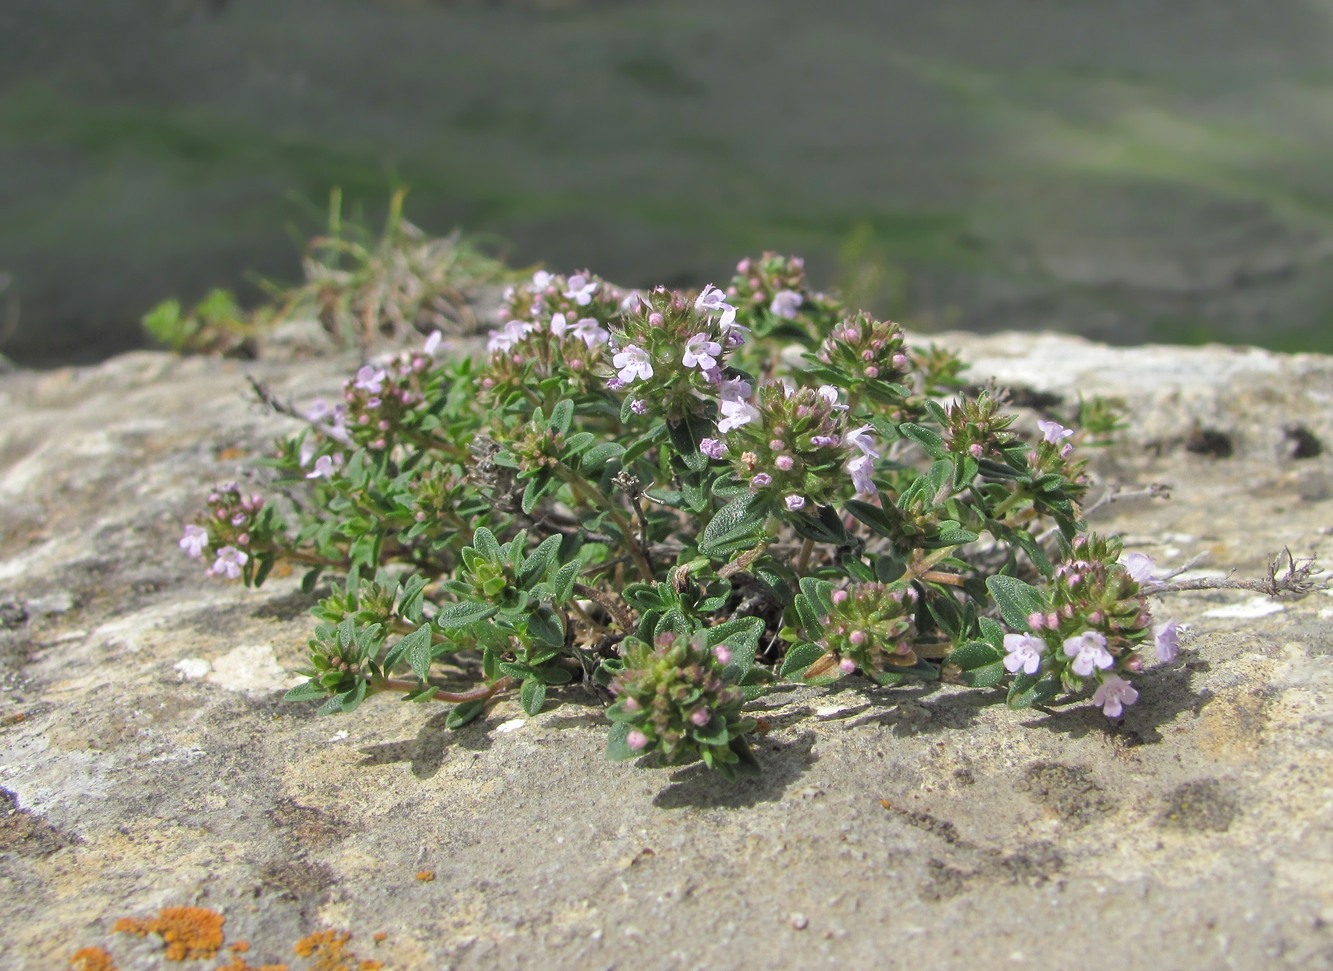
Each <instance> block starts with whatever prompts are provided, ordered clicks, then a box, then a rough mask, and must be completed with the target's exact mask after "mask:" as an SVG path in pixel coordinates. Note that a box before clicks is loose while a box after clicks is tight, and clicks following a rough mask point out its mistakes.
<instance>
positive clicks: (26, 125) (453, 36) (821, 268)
mask: <svg viewBox="0 0 1333 971" xmlns="http://www.w3.org/2000/svg"><path fill="white" fill-rule="evenodd" d="M1330 50H1333V0H1264V2H1259V0H1228V2H1225V3H1218V2H1216V0H1173V2H1170V3H1165V2H1149V0H1123V2H1118V3H1114V4H1111V3H1106V2H1104V0H1100V2H1095V0H966V2H964V0H954V2H944V3H933V4H923V3H916V2H907V0H855V2H854V0H848V2H844V3H838V4H827V5H825V4H812V3H809V2H808V0H733V2H730V3H725V4H719V3H715V2H703V0H627V2H601V3H576V2H569V0H565V2H560V0H547V2H538V0H529V2H518V3H514V4H512V5H510V4H505V3H502V2H496V3H445V2H435V3H432V2H428V0H415V2H413V0H399V2H389V0H383V2H372V0H267V2H265V0H229V2H227V0H209V2H205V0H116V2H114V3H108V2H106V0H5V2H4V3H3V4H0V214H2V215H3V219H0V276H3V275H9V276H10V277H12V280H13V282H12V284H11V285H10V287H9V290H8V291H7V292H6V293H4V294H0V351H3V352H4V353H6V354H9V355H11V356H13V357H16V358H18V359H19V360H21V361H27V362H31V363H42V362H50V361H53V360H76V359H90V358H95V357H98V356H104V355H106V354H108V353H111V352H113V351H114V350H117V349H120V348H123V347H125V346H128V345H129V344H131V343H134V342H137V341H138V340H139V339H140V338H139V330H138V323H137V321H138V318H139V316H140V314H142V313H143V312H144V311H145V310H146V309H147V308H148V307H149V306H151V305H152V304H153V303H155V302H156V301H158V300H160V299H162V298H163V297H166V296H169V295H179V296H182V297H184V298H186V299H191V298H197V297H198V296H199V295H200V294H201V293H203V291H204V290H205V289H207V288H208V287H210V286H213V285H237V284H240V283H242V282H243V280H244V279H245V273H246V271H247V270H254V271H258V272H259V273H262V274H265V275H269V276H276V277H279V278H284V279H292V278H294V277H295V276H296V274H297V267H296V261H297V249H296V247H295V245H294V244H293V242H292V240H291V238H290V236H289V235H288V228H289V227H290V226H291V225H292V224H293V222H294V220H295V221H296V223H295V225H296V228H297V229H298V230H299V231H300V232H302V234H304V233H305V232H307V231H308V230H310V229H311V228H313V227H314V226H315V225H316V224H317V217H311V218H310V219H309V220H308V221H305V222H300V221H299V219H298V217H299V216H300V215H301V210H300V208H299V207H298V206H297V205H296V204H295V203H294V202H293V199H298V200H305V201H306V202H307V203H309V204H313V206H314V207H318V206H320V205H322V203H323V201H324V199H325V198H326V194H327V192H328V189H329V187H330V186H333V185H339V186H341V187H342V188H343V190H344V194H345V195H346V196H347V197H348V198H349V199H354V200H355V199H359V200H361V201H362V202H363V203H365V204H366V205H367V206H368V207H370V211H371V213H372V214H373V209H374V207H375V206H376V205H381V206H382V205H383V202H384V200H385V199H386V198H387V197H388V194H389V190H390V188H391V187H392V186H394V185H397V184H408V185H410V186H412V194H411V196H410V197H409V202H408V211H409V215H410V216H411V218H412V220H413V221H414V222H416V223H418V224H420V225H422V226H425V227H427V228H429V229H432V230H434V231H436V232H439V233H444V232H447V231H448V230H450V229H452V228H453V227H454V226H462V227H463V228H464V229H466V230H468V231H470V232H474V233H494V234H499V235H501V236H503V237H505V238H507V239H508V240H511V241H512V242H513V244H514V246H513V249H512V250H511V252H510V258H511V259H512V260H513V261H515V262H519V263H526V262H533V261H536V260H544V261H546V262H548V263H549V264H550V265H551V266H552V267H553V268H558V269H566V270H567V269H573V268H576V267H582V266H589V267H592V268H593V269H595V270H597V271H598V272H600V273H602V274H604V275H606V276H607V277H609V278H612V279H616V280H619V281H622V282H624V283H625V284H630V285H633V284H651V283H658V282H663V283H685V282H691V283H694V284H696V285H702V284H703V283H707V282H709V281H710V280H717V279H720V278H722V277H724V276H726V275H727V274H728V273H729V271H730V267H731V265H732V264H733V263H734V262H735V260H736V259H737V258H738V257H740V256H742V255H745V254H747V253H751V252H757V251H758V250H760V249H782V250H786V251H789V252H798V253H803V254H805V255H806V256H807V257H808V259H809V264H810V267H811V269H812V276H813V277H814V278H815V280H816V281H817V282H819V283H821V284H828V285H831V284H835V283H843V284H845V285H849V286H850V287H851V288H852V289H853V290H854V291H855V295H856V297H857V299H859V300H862V301H866V302H868V303H869V304H870V305H872V306H873V307H874V309H876V310H877V311H879V312H880V313H882V314H885V315H893V316H895V317H897V318H899V319H903V320H905V321H907V322H909V323H911V324H913V325H915V326H917V327H931V326H950V327H967V328H974V329H980V330H993V329H998V328H1010V327H1014V328H1057V329H1063V330H1069V331H1075V332H1079V333H1083V334H1086V335H1089V336H1093V337H1097V338H1101V339H1108V340H1112V341H1116V342H1135V341H1142V340H1149V339H1152V340H1183V341H1193V340H1204V339H1219V340H1227V341H1237V342H1254V343H1261V344H1266V345H1268V346H1273V347H1278V348H1285V349H1299V348H1306V349H1321V350H1325V351H1333V272H1330V270H1333V177H1330V176H1333V59H1331V58H1330V56H1329V52H1330ZM243 292H244V291H243ZM14 295H17V296H18V298H19V300H20V301H21V304H20V308H21V309H20V313H19V314H18V316H17V320H18V326H17V328H15V327H14V326H13V321H14V319H15V315H14V314H13V313H12V312H10V310H12V307H9V309H6V308H7V307H8V305H9V304H10V303H12V300H11V298H12V297H13V296H14ZM6 321H8V322H9V323H8V324H7V323H6ZM6 329H8V331H9V332H8V333H6V332H5V331H6Z"/></svg>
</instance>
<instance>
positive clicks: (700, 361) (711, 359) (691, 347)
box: [680, 334, 722, 371]
mask: <svg viewBox="0 0 1333 971" xmlns="http://www.w3.org/2000/svg"><path fill="white" fill-rule="evenodd" d="M721 353H722V345H721V344H719V343H718V342H717V341H710V340H709V339H708V335H707V334H695V335H694V336H693V337H691V338H690V339H689V340H687V341H686V342H685V355H684V356H683V357H682V358H681V359H680V362H681V363H682V364H684V365H685V366H686V367H697V368H699V370H701V371H710V370H712V369H713V368H715V367H717V356H718V355H719V354H721Z"/></svg>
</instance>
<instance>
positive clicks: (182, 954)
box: [112, 907, 227, 961]
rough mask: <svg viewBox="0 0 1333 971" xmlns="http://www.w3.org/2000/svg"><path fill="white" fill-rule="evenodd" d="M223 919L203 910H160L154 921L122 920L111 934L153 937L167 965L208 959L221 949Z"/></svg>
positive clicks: (126, 918)
mask: <svg viewBox="0 0 1333 971" xmlns="http://www.w3.org/2000/svg"><path fill="white" fill-rule="evenodd" d="M226 920H227V918H225V917H223V916H222V915H221V914H219V913H218V912H217V911H215V910H207V909H206V908H204V907H163V908H162V909H161V910H160V911H158V914H157V916H156V917H152V918H147V919H145V918H139V917H122V918H121V919H120V920H118V921H116V924H115V926H114V927H113V928H112V930H113V931H115V932H117V933H120V934H136V935H138V936H139V937H147V936H148V935H149V934H157V935H158V936H159V937H161V938H162V943H164V944H165V945H166V946H167V949H166V954H165V957H166V959H167V960H168V961H186V960H194V959H197V958H211V957H213V956H214V955H216V954H217V953H218V951H219V950H220V949H221V948H222V925H223V924H224V923H225V922H226Z"/></svg>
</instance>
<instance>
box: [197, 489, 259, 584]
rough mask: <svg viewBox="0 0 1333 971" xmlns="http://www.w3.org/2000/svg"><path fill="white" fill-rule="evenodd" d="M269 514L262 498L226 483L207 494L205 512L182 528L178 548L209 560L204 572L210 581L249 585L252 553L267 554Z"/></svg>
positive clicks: (253, 567) (252, 567) (252, 569)
mask: <svg viewBox="0 0 1333 971" xmlns="http://www.w3.org/2000/svg"><path fill="white" fill-rule="evenodd" d="M271 513H272V510H270V509H268V508H266V506H265V503H264V497H263V496H261V495H259V494H258V493H253V492H249V493H248V492H245V491H243V490H242V489H241V487H240V485H239V484H238V483H235V482H228V483H226V484H224V485H221V486H218V487H217V488H216V489H214V490H213V491H212V492H211V493H209V495H208V508H207V510H206V511H205V512H204V513H203V514H202V515H200V516H199V517H198V518H196V520H195V521H194V522H193V523H190V524H188V525H187V526H186V527H185V532H184V535H183V536H181V539H180V548H181V549H183V550H184V551H185V553H186V555H188V556H190V557H191V558H192V559H196V560H208V559H211V560H212V565H210V566H209V567H208V569H207V570H206V571H205V572H206V573H207V574H208V575H209V576H211V577H223V578H225V579H228V580H239V579H241V578H242V577H243V576H244V578H245V579H246V580H247V581H249V579H250V578H251V577H252V576H253V575H254V569H255V565H254V561H253V558H254V556H255V550H256V549H260V550H267V549H268V546H269V544H270V542H271V539H272V532H273V524H272V516H271Z"/></svg>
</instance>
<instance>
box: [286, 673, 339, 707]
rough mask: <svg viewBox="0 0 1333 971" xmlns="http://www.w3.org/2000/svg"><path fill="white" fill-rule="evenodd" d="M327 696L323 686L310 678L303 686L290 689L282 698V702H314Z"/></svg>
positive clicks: (299, 685)
mask: <svg viewBox="0 0 1333 971" xmlns="http://www.w3.org/2000/svg"><path fill="white" fill-rule="evenodd" d="M327 696H328V692H327V691H325V690H324V686H323V685H322V684H320V683H319V682H318V681H316V680H315V679H313V678H311V679H310V680H309V681H306V682H305V683H304V684H298V685H297V686H296V687H295V688H292V689H291V690H290V691H288V692H287V693H286V694H285V695H283V696H282V700H283V701H314V700H315V699H316V698H324V697H327Z"/></svg>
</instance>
